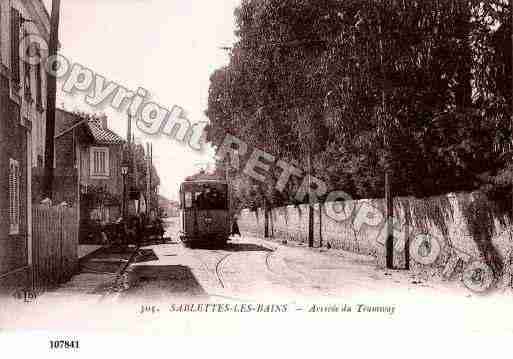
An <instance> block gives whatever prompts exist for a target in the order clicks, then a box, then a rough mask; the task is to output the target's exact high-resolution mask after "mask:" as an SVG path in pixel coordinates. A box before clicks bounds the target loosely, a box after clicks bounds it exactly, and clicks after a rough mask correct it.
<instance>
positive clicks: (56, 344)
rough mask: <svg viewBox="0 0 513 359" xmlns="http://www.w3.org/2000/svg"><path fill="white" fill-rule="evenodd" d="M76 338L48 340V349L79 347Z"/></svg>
mask: <svg viewBox="0 0 513 359" xmlns="http://www.w3.org/2000/svg"><path fill="white" fill-rule="evenodd" d="M79 348H80V347H79V342H78V340H50V349H79Z"/></svg>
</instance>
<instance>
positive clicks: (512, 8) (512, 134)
mask: <svg viewBox="0 0 513 359" xmlns="http://www.w3.org/2000/svg"><path fill="white" fill-rule="evenodd" d="M509 12H510V14H509V16H510V18H511V52H512V53H511V119H510V126H509V131H510V142H509V152H510V153H511V152H512V149H513V0H509ZM511 162H512V163H513V158H512V159H511ZM511 170H513V168H512V169H511ZM511 221H513V179H512V182H511Z"/></svg>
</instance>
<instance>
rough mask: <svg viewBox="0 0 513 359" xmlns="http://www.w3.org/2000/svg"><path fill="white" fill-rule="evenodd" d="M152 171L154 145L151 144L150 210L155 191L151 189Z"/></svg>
mask: <svg viewBox="0 0 513 359" xmlns="http://www.w3.org/2000/svg"><path fill="white" fill-rule="evenodd" d="M152 170H153V143H151V142H150V171H149V174H150V208H151V207H153V190H152V188H151V182H152V180H153V179H152V173H151V172H152Z"/></svg>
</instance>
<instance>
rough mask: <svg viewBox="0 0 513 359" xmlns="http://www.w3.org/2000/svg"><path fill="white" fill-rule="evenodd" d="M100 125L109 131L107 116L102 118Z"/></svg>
mask: <svg viewBox="0 0 513 359" xmlns="http://www.w3.org/2000/svg"><path fill="white" fill-rule="evenodd" d="M100 125H101V127H102V128H103V129H107V128H108V126H107V115H105V114H103V115H101V116H100Z"/></svg>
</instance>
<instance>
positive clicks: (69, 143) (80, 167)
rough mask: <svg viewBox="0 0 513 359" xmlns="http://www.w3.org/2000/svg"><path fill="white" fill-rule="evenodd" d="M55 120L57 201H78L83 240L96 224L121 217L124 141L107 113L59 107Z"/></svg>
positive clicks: (73, 202)
mask: <svg viewBox="0 0 513 359" xmlns="http://www.w3.org/2000/svg"><path fill="white" fill-rule="evenodd" d="M55 122H56V129H55V133H56V139H55V152H56V156H55V180H54V181H55V182H54V188H55V190H54V201H57V202H66V203H68V204H70V205H75V204H76V203H78V204H79V208H80V211H79V212H80V214H79V216H80V227H81V238H82V239H83V238H84V237H86V236H87V235H88V231H89V230H90V228H91V227H92V226H94V225H95V224H99V223H106V222H107V223H108V222H112V221H115V220H116V219H117V218H119V217H120V216H121V209H122V208H121V207H122V199H123V174H122V170H121V167H122V164H123V151H124V145H125V141H124V140H123V139H122V138H121V137H120V136H118V135H117V134H116V133H114V132H113V131H112V130H110V129H109V127H108V122H107V117H106V116H101V117H94V116H89V115H85V114H75V113H70V112H67V111H64V110H59V109H58V110H57V111H56V120H55ZM57 154H58V155H57Z"/></svg>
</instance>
